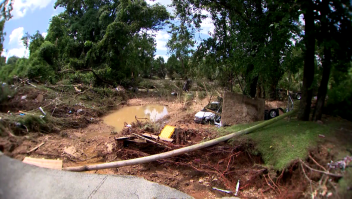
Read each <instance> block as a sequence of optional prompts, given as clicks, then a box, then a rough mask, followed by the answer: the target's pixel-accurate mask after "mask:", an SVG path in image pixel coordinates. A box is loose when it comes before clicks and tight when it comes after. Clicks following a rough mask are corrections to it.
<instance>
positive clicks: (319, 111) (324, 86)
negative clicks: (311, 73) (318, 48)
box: [312, 0, 331, 121]
mask: <svg viewBox="0 0 352 199" xmlns="http://www.w3.org/2000/svg"><path fill="white" fill-rule="evenodd" d="M321 7H322V9H321V14H322V19H321V29H322V33H323V35H324V39H323V46H324V57H323V63H322V65H323V76H322V78H321V82H320V86H319V90H318V96H317V98H318V99H317V104H316V107H315V110H314V114H313V117H312V119H313V120H314V121H316V120H321V117H322V115H323V108H324V104H325V98H326V93H327V91H328V83H329V78H330V71H331V47H330V45H329V42H330V40H331V35H330V31H329V20H328V19H327V15H328V13H329V10H330V7H329V1H328V0H324V1H323V2H322V6H321Z"/></svg>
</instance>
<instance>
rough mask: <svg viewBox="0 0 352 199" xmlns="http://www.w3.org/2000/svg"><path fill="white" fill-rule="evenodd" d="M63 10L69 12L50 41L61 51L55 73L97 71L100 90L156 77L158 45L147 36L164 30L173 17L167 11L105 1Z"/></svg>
mask: <svg viewBox="0 0 352 199" xmlns="http://www.w3.org/2000/svg"><path fill="white" fill-rule="evenodd" d="M58 6H60V7H63V8H65V11H64V12H63V13H61V14H59V15H58V16H55V17H53V18H52V20H51V24H50V27H49V30H48V35H47V37H46V40H47V41H50V42H51V43H53V44H54V45H55V46H56V50H57V51H56V54H55V55H56V56H53V57H54V59H53V60H52V61H51V62H52V63H55V64H56V65H55V64H54V65H55V66H56V70H61V69H63V68H66V69H74V70H81V71H84V70H87V69H89V70H92V69H93V70H94V71H95V73H96V74H98V73H99V74H98V75H100V78H97V76H95V78H96V80H95V81H94V82H95V83H96V84H97V85H101V84H103V83H106V82H110V83H111V84H116V83H117V84H129V83H128V82H130V83H133V80H132V81H131V79H133V78H135V77H137V76H138V75H139V74H141V75H143V76H144V75H146V74H150V73H151V69H152V65H153V61H154V60H153V57H154V52H155V40H154V39H153V37H152V35H151V34H149V33H147V31H148V30H159V29H161V28H162V26H163V25H164V21H165V20H166V19H168V17H169V14H168V12H167V11H166V9H165V7H164V6H161V5H160V4H155V5H152V6H151V5H148V4H147V3H146V2H145V1H100V0H79V1H72V0H58V1H57V2H56V3H55V7H58ZM51 55H53V54H51ZM47 62H48V63H49V64H50V65H51V62H49V61H48V60H47ZM68 67H69V68H68ZM103 80H105V81H103Z"/></svg>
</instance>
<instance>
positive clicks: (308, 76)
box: [297, 0, 315, 121]
mask: <svg viewBox="0 0 352 199" xmlns="http://www.w3.org/2000/svg"><path fill="white" fill-rule="evenodd" d="M302 8H305V13H304V19H305V29H304V30H305V36H304V43H305V47H306V49H305V52H304V70H303V87H302V99H301V101H300V104H299V111H298V116H297V119H298V120H302V121H308V120H309V114H310V106H311V104H312V95H313V90H312V84H313V79H314V59H315V57H314V53H315V37H314V32H315V31H314V12H313V9H314V8H313V2H312V1H311V0H308V1H304V2H303V3H302Z"/></svg>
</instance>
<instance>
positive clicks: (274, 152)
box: [222, 120, 336, 170]
mask: <svg viewBox="0 0 352 199" xmlns="http://www.w3.org/2000/svg"><path fill="white" fill-rule="evenodd" d="M255 124H258V122H257V123H252V124H241V125H234V126H231V127H228V128H225V129H224V130H222V132H223V133H226V134H227V133H231V132H236V131H239V130H242V129H245V128H248V127H250V126H253V125H255ZM334 126H336V125H325V124H324V125H323V124H318V123H315V122H302V121H296V120H291V121H287V120H282V121H279V122H277V123H274V124H272V125H269V126H267V127H265V128H263V129H261V130H258V131H255V132H253V133H251V134H248V135H244V136H242V137H240V138H237V139H236V140H231V142H233V143H237V142H241V143H243V142H248V141H249V140H251V141H253V142H254V143H255V146H256V148H255V151H253V152H254V153H260V154H261V155H262V158H263V160H264V162H265V164H267V165H268V166H273V168H274V169H277V170H282V169H284V168H285V167H286V166H288V165H289V164H290V163H291V162H292V161H293V160H295V159H298V158H301V159H305V158H307V156H308V151H309V149H311V148H313V147H316V146H317V143H318V141H319V140H323V138H320V137H319V134H323V135H325V136H331V134H332V132H333V130H334V129H335V128H334Z"/></svg>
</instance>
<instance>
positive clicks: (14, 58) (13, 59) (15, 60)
mask: <svg viewBox="0 0 352 199" xmlns="http://www.w3.org/2000/svg"><path fill="white" fill-rule="evenodd" d="M18 59H19V57H17V56H12V57H9V59H8V60H7V64H8V65H15V64H16V62H17V60H18Z"/></svg>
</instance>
